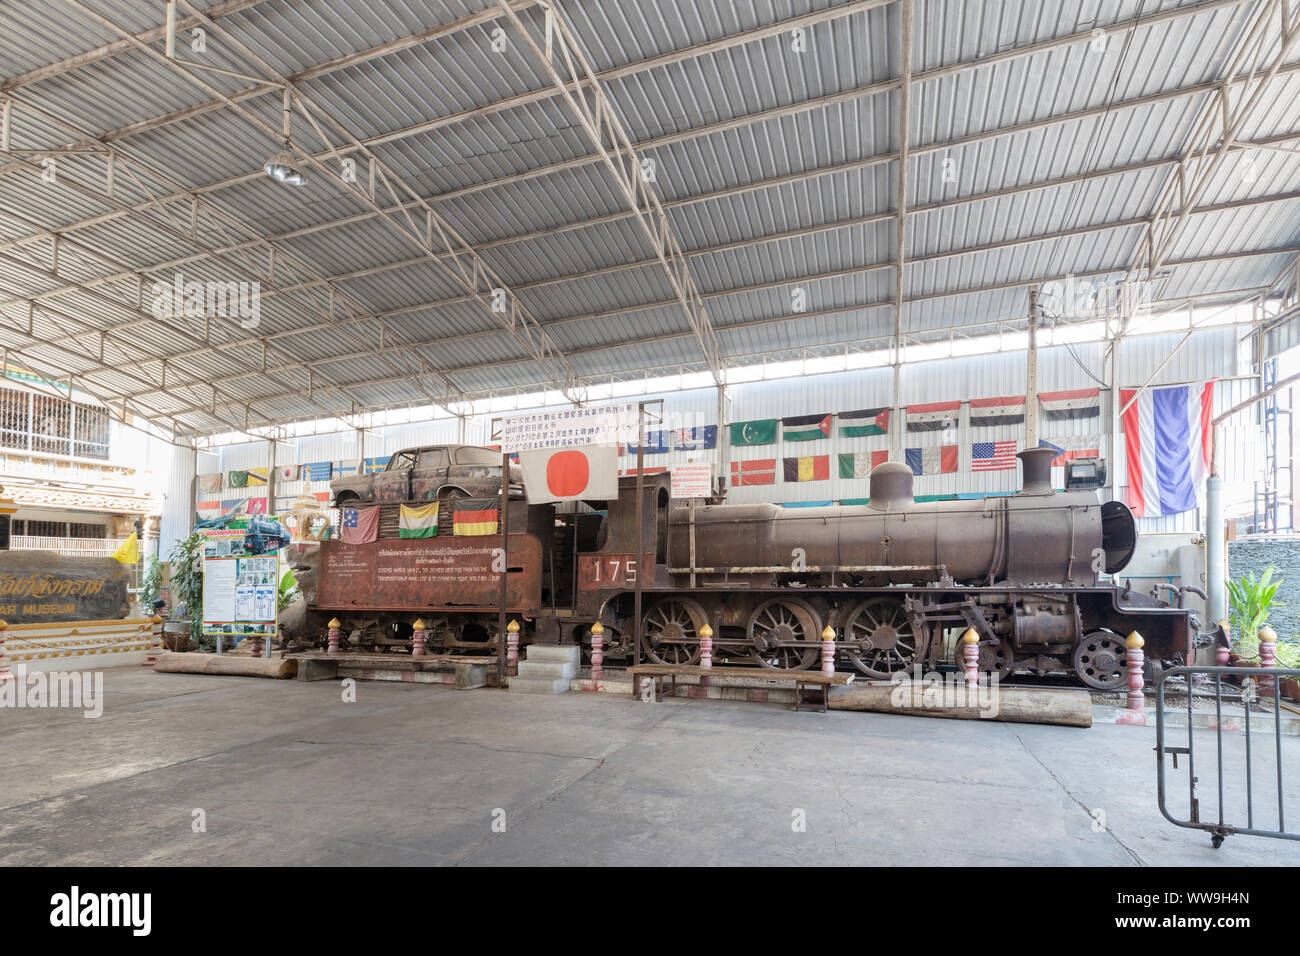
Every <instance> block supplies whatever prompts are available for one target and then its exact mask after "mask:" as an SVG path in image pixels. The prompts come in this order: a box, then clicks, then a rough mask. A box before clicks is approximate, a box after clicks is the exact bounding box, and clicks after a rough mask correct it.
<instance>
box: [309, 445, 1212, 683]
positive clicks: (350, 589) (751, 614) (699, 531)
mask: <svg viewBox="0 0 1300 956" xmlns="http://www.w3.org/2000/svg"><path fill="white" fill-rule="evenodd" d="M1054 454H1055V452H1054V451H1052V450H1051V449H1029V450H1027V451H1023V452H1021V453H1020V456H1019V457H1020V461H1021V465H1022V471H1023V475H1024V481H1023V485H1022V488H1021V490H1020V491H1019V492H1018V493H1016V494H1014V495H1008V496H1004V497H988V498H983V499H972V500H957V501H931V502H918V501H916V500H915V499H914V496H913V493H912V472H911V470H910V469H909V468H908V467H906V466H904V465H902V464H899V463H886V464H882V465H880V466H878V467H877V468H875V469H874V470H873V471H872V473H871V476H870V479H869V482H870V497H869V501H868V503H867V504H865V505H855V506H839V507H824V508H782V507H779V506H777V505H771V504H761V505H735V504H725V503H707V504H705V503H700V502H683V501H674V500H673V499H672V498H671V496H670V483H669V480H668V476H667V475H644V476H643V477H642V479H641V483H640V484H641V498H640V501H638V500H637V481H636V479H635V478H632V477H624V478H621V479H620V481H619V495H618V498H617V499H611V500H609V501H591V502H585V503H584V504H583V507H581V508H580V509H579V513H557V510H556V508H555V506H554V505H550V504H545V505H528V504H526V503H525V501H524V500H523V499H522V498H521V499H520V500H518V501H517V502H516V501H512V502H511V505H510V508H509V511H508V514H509V524H510V535H509V545H508V554H509V555H510V557H509V560H508V561H507V562H506V563H507V565H508V568H507V569H506V572H505V573H506V574H507V581H508V598H507V604H508V606H507V611H508V612H509V613H510V615H511V616H512V617H514V618H515V619H516V620H518V621H519V622H520V624H521V626H522V637H523V641H524V642H525V643H526V642H528V641H539V642H543V643H577V644H582V645H589V643H590V631H591V626H592V624H594V623H595V622H596V621H600V622H601V623H602V625H603V626H604V629H605V647H604V653H605V660H606V662H607V663H608V664H616V663H617V662H618V661H619V660H620V659H622V660H631V659H632V658H634V657H641V658H644V659H648V660H650V661H652V662H656V663H667V664H692V663H696V662H697V661H698V660H699V657H700V638H699V634H700V631H701V629H702V628H703V627H704V625H705V624H708V625H709V626H710V627H711V628H712V630H713V635H714V636H713V656H714V659H715V660H716V661H718V662H719V663H729V664H736V663H741V662H748V663H750V664H753V665H754V666H756V667H759V668H781V669H792V668H810V667H813V666H815V665H816V664H817V662H818V661H819V660H820V647H821V632H822V630H823V628H824V627H826V626H827V625H830V626H831V627H832V628H833V629H834V630H835V634H836V642H835V647H836V666H837V667H839V668H841V669H852V670H854V671H856V672H858V673H859V674H861V675H864V676H865V677H868V678H876V679H882V680H883V679H889V678H890V677H891V676H893V675H894V674H896V673H898V672H899V671H904V670H911V669H912V668H914V667H918V666H919V667H922V668H924V669H933V668H937V667H940V666H943V665H948V664H953V663H956V662H955V661H954V659H953V655H954V653H955V651H954V643H956V638H957V637H958V636H959V635H960V634H961V633H963V632H964V631H965V630H967V629H968V628H973V629H974V630H975V632H976V634H977V635H978V636H979V664H980V668H981V670H984V671H989V672H993V673H996V674H998V675H1000V676H1001V677H1007V676H1009V675H1010V674H1011V673H1012V672H1013V671H1019V670H1026V671H1030V672H1033V673H1036V674H1040V675H1042V674H1051V673H1056V674H1060V673H1069V674H1073V675H1075V676H1076V677H1077V678H1078V679H1079V680H1081V681H1082V682H1083V683H1084V684H1086V685H1088V686H1090V687H1093V688H1095V689H1100V690H1113V689H1117V688H1119V687H1120V686H1121V684H1122V683H1123V681H1124V679H1125V677H1126V672H1125V664H1126V659H1127V648H1126V645H1125V641H1124V638H1125V636H1126V635H1127V634H1128V633H1129V632H1131V631H1134V630H1136V631H1139V632H1140V633H1141V634H1142V635H1143V637H1144V638H1145V641H1146V650H1147V659H1148V661H1150V662H1151V666H1153V667H1158V666H1160V663H1161V662H1162V661H1169V662H1173V661H1179V660H1182V659H1183V658H1185V657H1186V656H1187V655H1188V653H1189V652H1190V650H1191V644H1192V637H1193V634H1194V632H1195V629H1196V622H1195V621H1194V620H1193V619H1192V617H1191V614H1190V612H1189V611H1188V610H1185V609H1183V608H1182V607H1181V606H1179V605H1180V604H1181V595H1178V596H1177V598H1178V599H1177V600H1176V601H1175V602H1174V603H1170V602H1166V601H1163V600H1160V599H1159V597H1158V596H1157V595H1156V594H1155V593H1153V594H1143V593H1140V592H1137V591H1134V590H1133V589H1132V588H1131V587H1130V586H1129V585H1128V584H1121V583H1120V582H1119V579H1118V578H1117V577H1116V575H1118V574H1119V573H1120V572H1122V571H1123V569H1124V567H1125V566H1126V565H1127V563H1128V562H1129V560H1130V559H1131V557H1132V555H1133V553H1134V550H1135V546H1136V540H1137V539H1136V524H1135V522H1134V519H1133V516H1132V514H1131V513H1130V512H1129V510H1128V509H1127V508H1126V507H1125V506H1124V505H1122V504H1120V503H1118V502H1106V503H1103V502H1101V501H1100V500H1099V498H1098V496H1097V494H1096V493H1095V492H1090V491H1089V492H1056V491H1054V490H1053V489H1052V487H1051V482H1050V468H1051V459H1052V457H1053V455H1054ZM384 507H388V508H394V509H395V508H396V507H397V505H395V504H394V505H385V506H384ZM395 525H396V521H395V520H393V521H384V520H381V522H380V526H381V532H380V540H378V541H375V542H372V543H370V544H365V545H356V546H350V545H344V544H341V543H339V542H326V543H325V544H323V545H322V546H321V557H322V560H321V566H320V581H321V584H320V592H321V594H322V595H327V597H325V598H324V599H323V600H319V601H317V602H314V603H313V607H312V609H311V611H312V614H313V615H314V616H313V617H312V620H313V621H314V625H315V630H316V631H317V632H319V634H320V635H321V636H322V637H323V634H324V624H325V621H326V620H328V618H329V617H331V616H339V617H341V618H342V620H343V622H344V629H345V633H349V634H350V635H351V638H350V639H351V642H352V645H353V646H363V647H374V648H387V649H389V650H391V651H395V652H399V653H402V652H406V651H408V650H409V645H410V635H411V625H412V624H413V623H414V621H415V620H416V618H417V617H419V618H422V619H423V620H424V621H425V623H426V625H429V636H430V639H431V641H432V642H434V643H435V646H436V649H440V650H446V651H455V650H463V651H470V652H477V653H483V652H484V651H487V650H491V649H493V648H495V646H496V641H497V634H496V629H497V606H496V595H497V594H498V593H499V581H500V574H499V573H498V572H493V570H492V569H491V566H490V556H491V555H492V554H493V553H495V552H494V548H499V546H500V544H501V541H502V539H501V537H500V535H499V534H498V535H495V536H486V537H482V538H476V539H459V538H458V539H443V538H433V539H426V540H419V539H417V540H385V538H386V537H389V536H390V535H391V536H392V537H395ZM386 527H387V528H392V529H393V531H392V532H390V533H389V534H385V532H384V531H383V530H382V529H384V528H386ZM498 530H499V529H498ZM412 568H415V569H419V570H418V573H413V572H412V570H411V569H412ZM367 581H370V582H371V584H370V586H369V587H367V586H366V582H367ZM638 587H639V588H640V589H641V592H642V607H643V610H642V616H641V621H640V641H641V643H640V647H639V649H638V648H637V647H635V646H634V634H635V632H636V631H637V626H636V625H637V622H636V619H635V606H636V601H635V592H636V590H637V588H638ZM638 650H639V653H638Z"/></svg>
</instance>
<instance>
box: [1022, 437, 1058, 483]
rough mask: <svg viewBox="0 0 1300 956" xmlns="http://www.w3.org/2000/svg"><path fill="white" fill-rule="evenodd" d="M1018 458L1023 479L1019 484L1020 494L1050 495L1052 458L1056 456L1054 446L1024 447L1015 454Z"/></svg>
mask: <svg viewBox="0 0 1300 956" xmlns="http://www.w3.org/2000/svg"><path fill="white" fill-rule="evenodd" d="M1016 457H1017V458H1019V459H1020V470H1021V472H1022V474H1023V475H1024V481H1023V483H1022V484H1021V486H1020V493H1021V494H1022V495H1050V494H1051V493H1052V459H1053V458H1055V457H1056V449H1055V448H1043V447H1042V446H1039V447H1038V448H1026V449H1025V450H1024V451H1022V452H1021V453H1020V454H1018V455H1016Z"/></svg>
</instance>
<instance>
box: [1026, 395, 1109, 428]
mask: <svg viewBox="0 0 1300 956" xmlns="http://www.w3.org/2000/svg"><path fill="white" fill-rule="evenodd" d="M1038 401H1039V402H1041V403H1042V406H1043V417H1044V418H1045V419H1047V420H1048V421H1049V422H1059V421H1065V420H1066V419H1068V418H1097V417H1098V416H1100V415H1101V389H1099V388H1076V389H1074V390H1072V391H1065V392H1039V393H1038Z"/></svg>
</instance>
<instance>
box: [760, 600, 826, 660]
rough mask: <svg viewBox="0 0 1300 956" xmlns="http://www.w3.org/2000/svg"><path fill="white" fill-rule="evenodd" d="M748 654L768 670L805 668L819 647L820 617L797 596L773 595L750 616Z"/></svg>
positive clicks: (815, 657) (815, 656) (816, 653)
mask: <svg viewBox="0 0 1300 956" xmlns="http://www.w3.org/2000/svg"><path fill="white" fill-rule="evenodd" d="M746 634H747V636H748V637H749V641H750V645H751V646H752V648H753V650H751V651H750V655H751V656H752V657H753V658H754V660H756V661H758V663H759V664H760V665H761V666H762V667H765V668H767V669H768V670H807V669H808V668H809V667H811V666H812V665H813V662H815V661H816V660H817V655H818V652H819V651H820V649H821V620H820V618H818V616H817V612H816V611H815V610H813V608H812V605H810V604H808V603H807V602H806V601H801V600H800V599H798V598H772V600H770V601H764V602H763V603H762V604H760V605H759V606H758V608H757V609H756V610H755V611H754V613H753V614H751V615H750V616H749V627H748V628H747V629H746Z"/></svg>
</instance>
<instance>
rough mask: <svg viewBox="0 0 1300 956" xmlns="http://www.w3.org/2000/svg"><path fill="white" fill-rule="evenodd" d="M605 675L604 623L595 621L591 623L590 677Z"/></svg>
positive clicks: (596, 677) (593, 678)
mask: <svg viewBox="0 0 1300 956" xmlns="http://www.w3.org/2000/svg"><path fill="white" fill-rule="evenodd" d="M604 676H605V625H604V624H601V623H600V621H597V622H596V623H595V624H593V625H591V679H592V680H600V679H601V678H602V677H604Z"/></svg>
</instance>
